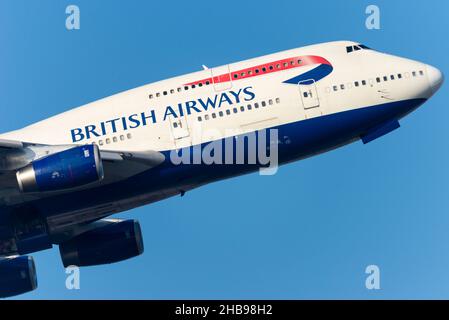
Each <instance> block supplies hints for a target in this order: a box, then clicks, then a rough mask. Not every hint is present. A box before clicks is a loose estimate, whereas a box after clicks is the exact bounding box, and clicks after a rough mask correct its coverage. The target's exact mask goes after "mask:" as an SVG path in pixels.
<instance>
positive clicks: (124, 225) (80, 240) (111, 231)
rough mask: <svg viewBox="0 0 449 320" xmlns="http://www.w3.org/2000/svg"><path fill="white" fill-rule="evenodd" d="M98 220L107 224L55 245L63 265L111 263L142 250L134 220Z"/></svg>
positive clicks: (140, 252)
mask: <svg viewBox="0 0 449 320" xmlns="http://www.w3.org/2000/svg"><path fill="white" fill-rule="evenodd" d="M102 222H107V224H106V225H105V226H101V227H98V228H96V229H93V230H90V231H87V232H85V233H83V234H81V235H79V236H77V237H75V238H73V239H71V240H69V241H67V242H64V243H62V244H60V245H59V252H60V254H61V259H62V263H63V264H64V267H68V266H70V265H75V266H78V267H85V266H95V265H101V264H108V263H114V262H118V261H122V260H126V259H129V258H132V257H136V256H138V255H140V254H142V253H143V250H144V249H143V240H142V232H141V229H140V224H139V222H138V221H136V220H116V219H110V220H109V219H107V220H102Z"/></svg>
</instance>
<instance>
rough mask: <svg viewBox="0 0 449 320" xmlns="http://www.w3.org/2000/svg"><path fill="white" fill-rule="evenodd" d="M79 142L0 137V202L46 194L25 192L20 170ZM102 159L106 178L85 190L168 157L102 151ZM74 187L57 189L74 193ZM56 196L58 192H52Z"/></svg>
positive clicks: (149, 166)
mask: <svg viewBox="0 0 449 320" xmlns="http://www.w3.org/2000/svg"><path fill="white" fill-rule="evenodd" d="M77 146H79V145H56V146H55V145H44V144H34V143H27V142H22V141H11V140H3V139H0V205H1V204H15V203H18V202H23V201H27V200H32V199H36V198H42V197H46V196H47V193H45V192H43V193H39V192H35V193H30V194H23V193H21V192H20V189H19V187H18V183H17V179H16V172H17V170H19V169H21V168H23V167H25V166H27V165H28V164H30V163H31V162H33V161H35V160H37V159H41V158H43V157H46V156H48V155H51V154H54V153H58V152H62V151H64V150H68V149H71V148H74V147H77ZM100 158H101V161H102V163H103V168H104V179H103V180H102V181H101V182H98V184H93V185H92V184H90V185H87V186H81V187H78V188H76V189H85V188H92V187H95V186H98V185H99V184H109V183H114V182H117V181H120V180H124V179H127V178H129V177H132V176H134V175H136V174H139V173H141V172H143V171H146V170H149V169H151V168H154V167H156V166H158V165H160V164H161V163H162V162H164V160H165V156H164V155H163V154H162V153H160V152H158V151H154V150H145V151H112V150H100ZM72 190H74V189H69V190H63V191H57V192H56V193H61V192H62V193H64V192H70V191H72ZM49 194H51V195H54V194H55V192H51V193H49Z"/></svg>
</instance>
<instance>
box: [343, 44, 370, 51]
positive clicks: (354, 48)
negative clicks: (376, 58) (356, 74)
mask: <svg viewBox="0 0 449 320" xmlns="http://www.w3.org/2000/svg"><path fill="white" fill-rule="evenodd" d="M359 50H371V48H369V47H367V46H365V45H364V44H358V45H354V46H347V47H346V52H347V53H351V52H354V51H359Z"/></svg>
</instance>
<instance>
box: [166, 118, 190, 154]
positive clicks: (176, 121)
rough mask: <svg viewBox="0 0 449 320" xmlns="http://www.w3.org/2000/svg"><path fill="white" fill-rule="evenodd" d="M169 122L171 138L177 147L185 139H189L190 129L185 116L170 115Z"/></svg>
mask: <svg viewBox="0 0 449 320" xmlns="http://www.w3.org/2000/svg"><path fill="white" fill-rule="evenodd" d="M169 122H170V129H171V132H172V135H173V140H174V141H175V145H176V146H177V147H178V145H180V144H181V143H182V142H184V141H185V140H186V139H188V140H190V131H189V126H188V124H187V119H186V117H181V116H179V117H177V118H175V117H174V116H172V115H170V116H169Z"/></svg>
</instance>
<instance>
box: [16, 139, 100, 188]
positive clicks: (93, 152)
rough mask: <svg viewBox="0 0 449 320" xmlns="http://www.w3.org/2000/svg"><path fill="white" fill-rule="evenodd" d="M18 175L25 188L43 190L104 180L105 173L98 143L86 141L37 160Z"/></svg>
mask: <svg viewBox="0 0 449 320" xmlns="http://www.w3.org/2000/svg"><path fill="white" fill-rule="evenodd" d="M16 176H17V182H18V183H19V188H20V190H21V191H22V192H36V191H40V192H43V191H58V190H63V189H70V188H75V187H79V186H83V185H86V184H88V183H92V182H96V181H101V180H102V179H103V176H104V173H103V163H102V161H101V158H100V151H99V149H98V146H96V145H85V146H78V147H74V148H71V149H68V150H64V151H61V152H58V153H54V154H51V155H49V156H47V157H45V158H42V159H38V160H35V161H33V162H32V163H30V164H29V165H28V166H26V167H25V168H23V169H21V170H19V171H17V174H16Z"/></svg>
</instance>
